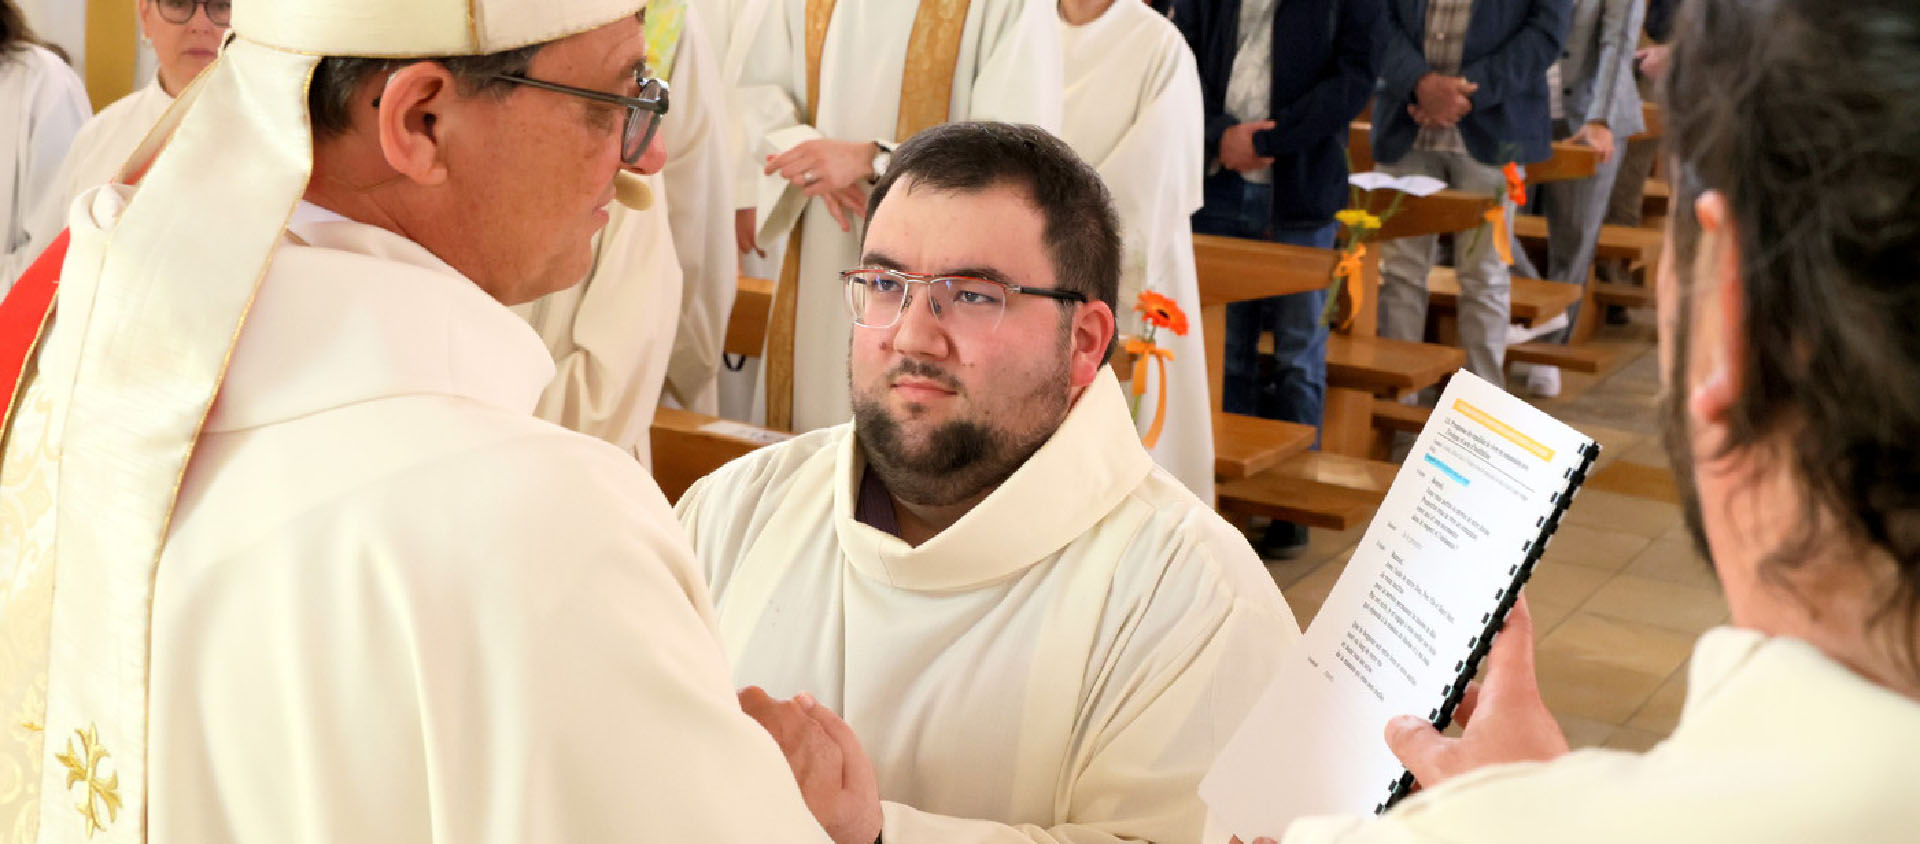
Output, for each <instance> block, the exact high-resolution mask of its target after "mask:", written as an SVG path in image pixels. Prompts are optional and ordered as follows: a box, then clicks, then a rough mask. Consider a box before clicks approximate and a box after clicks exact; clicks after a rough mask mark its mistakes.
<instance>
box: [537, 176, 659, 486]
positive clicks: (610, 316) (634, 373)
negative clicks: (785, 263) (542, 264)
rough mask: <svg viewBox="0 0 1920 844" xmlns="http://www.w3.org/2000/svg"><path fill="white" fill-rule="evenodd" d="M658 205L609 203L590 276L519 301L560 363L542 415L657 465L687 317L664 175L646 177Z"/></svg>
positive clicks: (543, 399)
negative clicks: (671, 365)
mask: <svg viewBox="0 0 1920 844" xmlns="http://www.w3.org/2000/svg"><path fill="white" fill-rule="evenodd" d="M642 178H644V179H645V180H646V182H647V186H648V187H649V188H651V189H652V190H653V192H654V193H653V199H654V204H653V207H651V208H648V209H647V210H645V211H634V210H632V209H630V208H627V207H626V206H624V205H621V204H620V203H618V202H615V203H613V204H611V205H608V206H607V218H608V219H607V225H606V227H605V228H603V229H601V230H600V236H599V238H598V239H596V240H595V241H594V265H593V270H592V272H591V273H589V274H588V276H587V279H586V280H585V281H582V282H580V283H579V284H576V285H574V286H572V287H569V288H567V289H565V290H561V291H557V292H554V293H549V294H547V295H546V296H542V297H540V298H539V299H536V300H534V301H532V302H529V303H527V304H524V305H517V306H515V307H514V308H513V310H514V312H515V313H518V314H519V315H520V316H521V317H522V318H524V319H525V320H527V322H528V323H530V324H532V325H533V328H534V330H535V331H537V332H539V334H540V339H541V340H542V341H543V342H545V343H546V345H547V351H548V352H550V353H551V354H552V355H553V360H554V362H555V364H556V365H557V371H556V372H555V374H554V377H553V381H552V382H551V383H549V384H548V385H547V389H546V391H545V392H543V393H542V394H541V395H540V402H539V404H538V405H536V406H535V408H534V413H535V415H537V416H539V417H540V418H541V419H545V420H547V421H549V422H552V423H554V424H557V425H561V426H563V427H566V428H571V429H573V430H575V431H579V432H580V433H583V434H590V435H592V436H596V437H599V438H600V439H603V440H606V441H607V442H610V443H612V444H614V445H615V446H618V447H619V448H620V449H621V450H622V451H625V452H627V453H628V454H630V455H632V456H633V458H634V459H635V460H638V461H640V463H641V464H642V465H645V466H652V465H653V454H652V435H651V431H652V428H653V412H654V409H655V408H658V407H659V406H660V391H661V390H662V389H663V388H664V386H665V384H666V377H667V360H668V358H669V356H670V355H671V353H672V350H673V343H674V324H675V322H676V321H678V319H679V315H680V295H681V288H682V282H681V272H682V271H681V269H680V263H679V260H678V257H677V254H676V253H675V251H674V248H673V235H672V233H671V232H670V231H668V228H667V212H666V211H665V210H663V208H662V206H663V205H665V204H666V203H670V202H672V201H673V200H672V198H671V197H670V196H668V195H667V191H666V189H665V186H664V185H663V184H662V180H661V178H660V175H659V174H657V173H656V174H653V175H650V176H644V177H642Z"/></svg>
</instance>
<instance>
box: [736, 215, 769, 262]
mask: <svg viewBox="0 0 1920 844" xmlns="http://www.w3.org/2000/svg"><path fill="white" fill-rule="evenodd" d="M759 216H760V212H759V209H755V208H735V209H733V243H734V245H735V246H737V247H739V249H740V254H742V255H745V254H747V253H748V252H752V253H753V254H755V255H758V256H760V257H762V258H765V257H767V250H765V249H761V248H760V243H759V239H758V236H757V234H756V232H758V231H759V230H760V220H759Z"/></svg>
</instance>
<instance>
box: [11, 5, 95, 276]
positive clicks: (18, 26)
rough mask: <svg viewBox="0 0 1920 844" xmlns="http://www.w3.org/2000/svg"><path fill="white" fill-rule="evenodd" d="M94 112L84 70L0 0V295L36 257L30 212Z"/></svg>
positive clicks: (48, 187) (37, 204)
mask: <svg viewBox="0 0 1920 844" xmlns="http://www.w3.org/2000/svg"><path fill="white" fill-rule="evenodd" d="M92 113H93V106H92V105H91V104H90V103H89V102H88V101H87V90H86V86H84V85H82V84H81V83H80V76H79V75H78V74H76V73H74V72H73V68H71V67H68V66H67V62H66V60H65V59H63V58H61V57H60V56H59V55H58V54H56V53H55V52H54V51H53V50H52V49H49V48H48V47H47V46H46V45H45V44H44V43H43V42H41V41H40V39H39V38H37V37H35V36H34V34H33V30H31V29H29V28H27V19H26V16H25V15H24V14H22V13H21V11H20V6H19V5H18V4H17V3H15V2H14V0H0V126H5V127H7V128H4V129H0V295H4V294H5V293H6V291H7V289H8V288H10V287H12V286H13V279H14V277H15V276H17V275H19V273H20V271H21V270H24V269H26V266H27V264H28V263H30V262H31V261H32V256H31V255H29V254H27V252H28V248H29V242H28V232H27V214H28V212H29V211H30V210H31V209H35V208H38V207H39V206H40V203H42V202H44V201H45V198H46V196H47V193H48V191H50V190H51V189H52V187H53V180H54V179H53V177H54V174H55V172H57V170H58V169H59V167H60V162H61V160H62V159H64V158H65V157H66V154H67V147H68V146H69V145H70V144H72V143H73V136H74V134H75V133H77V132H79V131H80V125H81V124H82V123H85V122H86V120H87V117H88V116H89V115H90V114H92Z"/></svg>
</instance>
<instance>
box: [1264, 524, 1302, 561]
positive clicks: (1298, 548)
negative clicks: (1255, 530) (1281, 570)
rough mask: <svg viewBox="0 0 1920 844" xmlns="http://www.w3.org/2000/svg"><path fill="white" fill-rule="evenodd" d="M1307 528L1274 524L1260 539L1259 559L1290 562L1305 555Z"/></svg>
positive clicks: (1299, 525)
mask: <svg viewBox="0 0 1920 844" xmlns="http://www.w3.org/2000/svg"><path fill="white" fill-rule="evenodd" d="M1307 540H1308V535H1307V526H1306V525H1302V524H1295V523H1293V522H1274V523H1272V524H1270V525H1267V532H1266V533H1265V534H1264V535H1262V536H1261V537H1260V547H1259V551H1260V558H1261V559H1263V560H1291V559H1295V558H1297V557H1299V556H1300V555H1302V554H1305V553H1307V544H1308V542H1307Z"/></svg>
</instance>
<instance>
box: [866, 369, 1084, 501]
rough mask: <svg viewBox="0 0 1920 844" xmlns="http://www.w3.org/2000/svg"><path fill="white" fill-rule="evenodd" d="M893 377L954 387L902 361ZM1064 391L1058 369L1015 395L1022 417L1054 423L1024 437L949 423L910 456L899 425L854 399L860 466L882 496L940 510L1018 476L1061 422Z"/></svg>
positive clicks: (873, 405) (880, 409)
mask: <svg viewBox="0 0 1920 844" xmlns="http://www.w3.org/2000/svg"><path fill="white" fill-rule="evenodd" d="M899 375H914V376H919V377H924V378H929V379H933V380H937V381H940V382H941V383H943V384H945V385H947V386H949V387H952V388H955V389H958V388H959V383H958V382H957V381H956V380H954V379H953V378H952V377H951V376H948V375H947V374H946V373H945V371H943V370H941V369H939V368H938V367H934V366H932V365H930V364H925V363H919V362H916V361H911V360H908V361H903V362H902V363H901V364H900V365H899V366H896V367H895V368H894V371H893V372H892V373H890V374H889V376H888V379H887V380H888V382H891V381H892V379H893V378H894V377H897V376H899ZM1068 391H1069V382H1068V378H1067V372H1066V369H1065V367H1064V366H1063V367H1062V368H1061V369H1060V371H1059V372H1058V374H1057V377H1053V378H1048V379H1046V380H1045V381H1044V382H1043V383H1041V384H1040V385H1039V386H1038V388H1037V389H1035V390H1033V391H1032V392H1030V393H1029V394H1028V395H1026V396H1024V397H1022V400H1021V401H1020V402H1019V406H1020V407H1021V408H1022V411H1023V415H1024V416H1027V417H1029V418H1033V417H1040V418H1049V419H1053V420H1055V424H1053V425H1046V426H1042V427H1041V428H1039V429H1037V430H1036V431H1035V433H1033V434H1030V435H1027V436H1024V437H1022V436H1019V435H1017V434H1014V433H1011V432H1008V431H1005V430H1002V429H999V428H995V427H991V426H988V425H985V424H982V423H980V422H978V421H974V420H970V419H956V420H952V421H949V422H944V423H941V425H940V426H939V427H937V428H935V429H934V430H933V431H932V432H931V433H930V434H929V435H928V437H927V443H926V446H925V447H924V448H923V449H921V450H920V451H919V452H918V453H913V452H911V451H910V450H909V449H908V447H907V444H906V442H905V437H904V436H903V434H902V432H901V425H900V422H899V420H896V419H894V418H893V417H892V416H890V415H888V413H887V411H886V408H885V407H884V406H882V404H881V403H880V402H878V401H875V400H872V399H869V398H866V397H865V396H860V395H855V396H854V399H853V426H854V431H855V432H856V433H857V435H858V436H857V440H858V441H859V443H860V450H861V452H862V453H863V454H865V455H866V458H867V465H868V466H871V467H872V468H873V471H874V472H876V473H878V474H879V476H880V481H881V483H883V484H885V485H886V487H887V491H888V492H890V493H892V494H893V495H894V496H895V497H897V498H899V499H900V500H902V501H905V502H907V503H909V504H916V505H920V506H923V507H945V506H949V505H953V504H958V503H960V502H962V501H966V500H968V499H970V498H973V497H975V496H978V495H980V494H982V493H984V492H986V491H988V490H991V489H993V488H994V487H997V486H999V485H1000V484H1001V483H1002V482H1004V481H1006V479H1007V478H1009V477H1011V476H1012V475H1013V473H1014V472H1015V471H1017V470H1019V468H1020V467H1021V466H1022V465H1024V464H1025V463H1026V462H1027V458H1029V457H1032V456H1033V453H1034V452H1036V451H1039V450H1040V446H1042V445H1045V444H1046V442H1047V440H1048V439H1049V438H1051V437H1052V436H1053V431H1054V429H1055V428H1057V427H1058V421H1059V420H1060V419H1062V418H1064V417H1065V415H1066V405H1067V401H1068V395H1067V394H1068Z"/></svg>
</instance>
